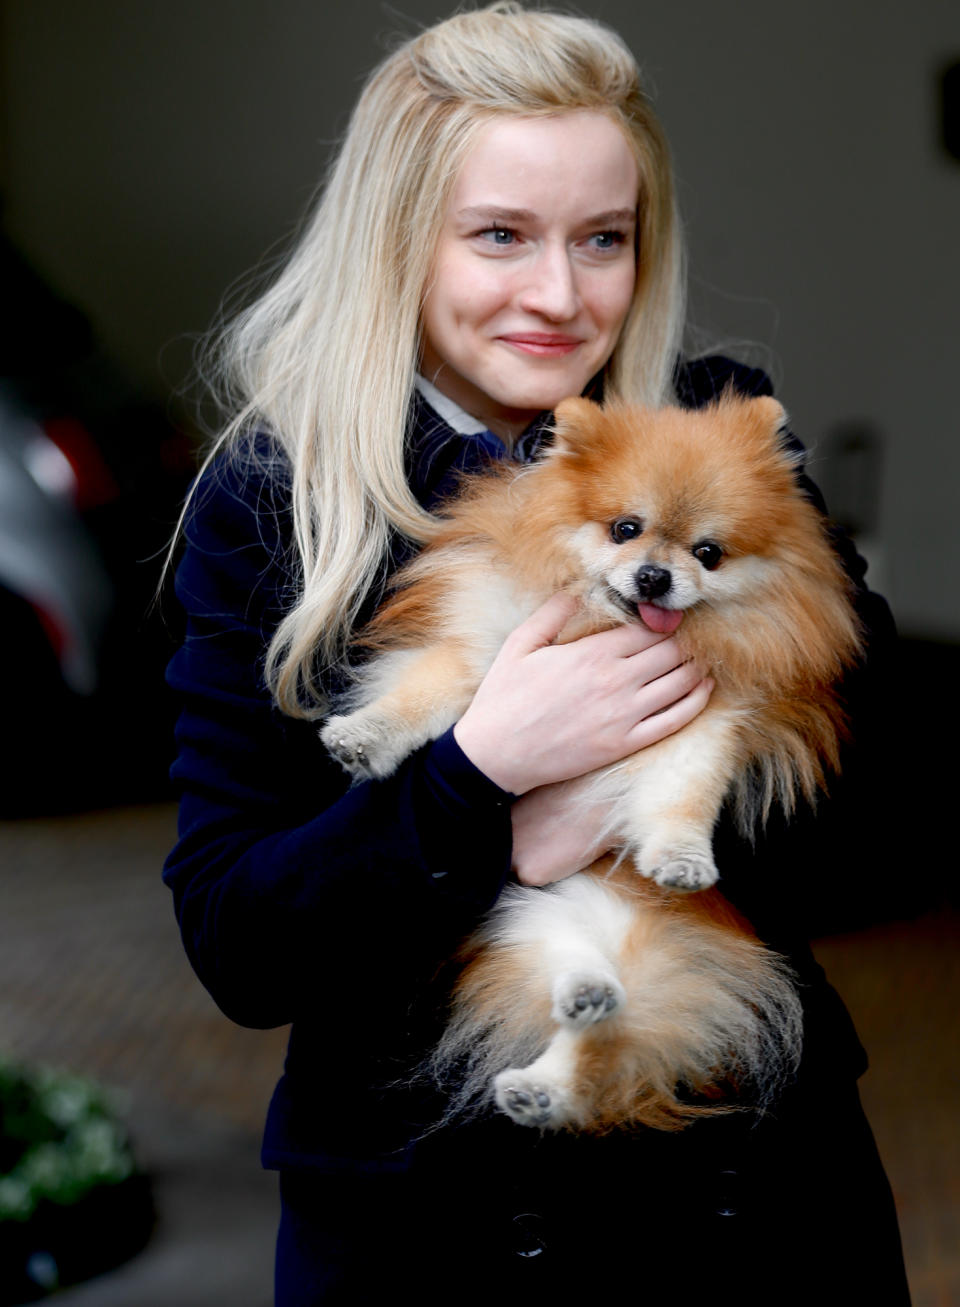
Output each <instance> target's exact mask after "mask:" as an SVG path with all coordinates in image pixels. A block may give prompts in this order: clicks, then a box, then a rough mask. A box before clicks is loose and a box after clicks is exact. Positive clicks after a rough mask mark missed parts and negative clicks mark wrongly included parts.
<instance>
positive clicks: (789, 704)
mask: <svg viewBox="0 0 960 1307" xmlns="http://www.w3.org/2000/svg"><path fill="white" fill-rule="evenodd" d="M784 422H785V416H784V412H783V409H782V408H781V407H780V405H779V404H777V403H776V401H775V400H773V399H769V398H759V399H740V398H736V397H734V396H732V395H727V396H725V397H724V398H722V399H721V400H720V401H719V402H718V403H716V404H714V405H712V406H711V407H709V408H706V409H700V410H682V409H673V408H664V409H658V410H644V409H638V408H634V407H628V406H626V405H616V404H610V405H608V406H607V407H605V408H600V407H598V406H597V405H595V404H593V403H591V402H590V401H588V400H585V399H568V400H564V401H563V403H561V404H560V405H559V406H558V408H557V411H556V429H555V436H554V442H553V445H552V447H551V448H550V450H549V451H548V453H547V454H546V455H545V456H544V457H543V459H542V460H541V461H540V462H539V463H537V464H535V465H533V466H528V467H521V468H518V467H515V466H511V465H504V466H502V467H498V468H495V469H493V470H491V471H490V473H489V474H486V473H485V474H482V475H480V476H478V477H475V478H471V479H470V480H468V482H467V483H466V485H465V487H464V492H463V494H462V496H461V497H459V498H458V499H457V500H456V501H455V502H453V503H452V504H450V505H449V506H448V510H447V513H446V516H445V520H444V523H443V525H442V526H441V528H440V530H439V533H438V535H437V537H436V539H435V540H433V541H432V542H431V543H430V544H429V545H428V547H427V548H425V549H424V551H423V552H422V553H421V554H420V555H419V556H418V557H417V558H416V559H415V560H414V561H413V562H412V563H410V564H409V565H408V566H407V567H406V568H405V569H403V570H402V571H401V573H400V574H399V575H398V577H397V578H396V584H395V586H394V589H393V591H392V593H391V595H390V596H389V597H388V599H387V601H386V603H385V604H384V605H383V607H382V608H381V609H380V611H379V612H378V614H377V615H376V616H375V618H374V620H373V622H372V624H371V626H370V627H369V628H368V630H367V631H366V632H365V633H364V635H363V637H362V643H363V644H364V645H365V646H367V648H368V649H371V650H372V651H373V652H372V656H371V657H370V658H369V660H368V661H367V662H365V663H364V664H363V666H362V667H361V668H360V669H359V671H358V674H357V679H356V683H355V685H354V686H353V687H352V689H351V691H350V693H349V697H348V699H347V701H346V704H345V705H344V706H345V707H346V709H347V711H345V712H342V713H341V714H340V715H338V716H334V717H331V718H330V719H329V720H328V721H327V723H326V725H325V727H324V728H323V731H322V739H323V741H324V743H325V745H326V746H327V748H328V749H329V750H330V751H331V752H332V753H333V754H334V755H335V756H336V757H337V758H338V759H339V760H340V762H341V763H342V764H343V766H344V767H345V768H346V769H347V770H348V771H349V772H350V773H351V774H352V775H353V776H354V777H355V778H358V779H359V778H363V777H369V776H386V775H388V774H389V773H390V772H391V771H393V770H394V769H395V768H396V767H397V765H398V764H399V763H400V762H401V761H402V760H403V759H404V758H405V757H406V756H407V755H408V754H409V753H410V752H411V751H412V750H414V749H416V748H418V747H419V746H420V745H422V744H424V743H426V742H427V741H428V740H431V739H434V738H436V737H437V736H438V735H440V734H442V733H443V732H444V731H445V730H447V729H448V728H449V727H450V726H451V725H452V724H453V723H454V722H456V721H457V720H458V718H459V717H460V716H461V715H462V714H463V712H464V711H465V709H466V708H467V706H468V704H469V703H470V700H471V698H472V697H473V694H474V692H475V690H476V688H477V686H478V685H479V683H480V681H481V680H482V678H483V676H484V675H485V673H486V671H487V669H488V668H489V666H490V664H491V662H492V661H493V659H494V657H495V656H496V654H497V652H498V650H499V648H500V646H501V644H502V643H503V641H504V639H505V638H506V637H507V635H508V634H509V633H510V631H512V630H513V629H514V628H515V627H516V626H517V625H518V623H519V622H520V621H522V620H523V619H524V618H526V617H528V616H529V615H530V614H531V613H533V612H534V611H535V610H536V609H537V608H538V607H539V606H540V605H541V604H542V603H544V602H545V601H546V600H547V599H548V598H549V597H550V596H551V595H553V594H555V593H556V592H558V591H568V592H570V593H571V594H573V595H575V596H576V597H577V598H578V600H579V607H578V610H577V612H576V614H575V616H574V617H573V618H572V619H571V621H570V622H569V623H568V625H567V627H566V628H565V629H564V631H563V632H562V633H561V637H560V639H561V640H564V641H565V640H572V639H576V638H578V637H580V636H582V635H585V634H588V633H591V632H596V631H600V630H603V629H608V628H610V627H612V626H615V625H618V624H621V623H624V622H637V621H641V622H643V623H645V624H646V625H647V626H648V627H649V628H650V629H651V630H653V631H656V632H660V633H664V634H671V633H672V634H673V635H674V636H675V639H676V640H677V642H678V644H679V645H680V647H681V649H682V651H683V653H684V654H685V655H686V656H687V657H689V658H691V659H694V660H695V661H696V663H697V664H698V666H699V667H700V668H701V669H702V670H703V671H704V673H709V675H711V676H712V677H713V679H714V681H715V688H714V691H713V694H712V696H711V698H710V701H709V703H708V705H707V707H706V709H705V710H704V711H703V712H701V713H700V715H699V716H697V717H696V718H695V719H694V720H693V721H692V722H690V723H689V724H688V725H687V726H685V727H684V728H683V729H682V730H681V731H679V732H677V733H676V734H674V735H671V736H669V737H668V738H666V739H664V740H662V741H660V742H659V743H658V744H655V745H652V746H650V747H648V748H645V749H643V750H641V751H640V752H639V753H637V754H634V755H633V756H631V757H629V758H627V759H625V760H624V761H622V762H619V763H617V764H615V765H613V766H610V767H607V768H604V769H603V770H601V771H599V772H595V773H593V774H592V775H590V776H588V777H584V778H582V779H581V780H580V781H577V782H574V783H573V787H572V788H573V789H574V790H575V792H576V793H575V797H574V799H572V801H573V802H582V803H596V804H603V805H604V808H605V812H606V813H607V814H608V820H609V830H610V835H611V838H610V846H611V847H616V848H617V849H619V850H620V852H619V854H618V855H616V856H613V855H608V856H605V857H604V858H602V859H600V860H599V861H598V862H596V863H594V865H593V866H591V867H590V868H588V869H587V871H586V872H581V873H579V874H577V875H575V876H571V877H570V878H568V879H566V880H563V881H561V882H559V883H557V884H555V885H552V886H550V887H548V888H546V889H540V888H529V887H520V886H508V887H507V889H506V891H505V892H504V893H503V894H502V895H501V897H500V899H499V900H498V902H497V904H496V905H495V907H494V909H493V910H492V912H491V913H490V914H489V917H488V919H487V920H486V922H485V923H484V924H483V925H482V926H481V928H480V929H479V930H478V931H477V932H476V933H475V935H474V936H473V937H472V938H471V939H470V940H469V941H468V942H467V944H466V946H465V949H464V961H465V966H464V969H463V971H462V974H461V976H460V979H459V982H458V984H457V987H456V991H455V994H454V1000H453V1012H452V1016H451V1019H450V1022H449V1024H448V1027H447V1030H446V1034H445V1035H444V1038H443V1040H442V1042H441V1044H440V1047H439V1048H438V1049H437V1050H436V1054H435V1058H434V1067H435V1069H436V1071H437V1072H438V1074H439V1075H440V1076H441V1077H442V1078H443V1079H444V1081H445V1082H448V1083H451V1084H455V1085H456V1088H455V1090H453V1091H452V1100H451V1115H452V1114H454V1113H458V1112H460V1111H461V1110H464V1109H468V1108H471V1107H476V1106H477V1105H483V1104H485V1103H489V1101H490V1098H491V1096H492V1097H493V1099H494V1101H495V1102H496V1105H497V1106H498V1107H499V1108H500V1109H501V1110H503V1111H505V1112H506V1113H507V1114H508V1115H509V1116H510V1117H512V1118H513V1120H514V1121H517V1122H518V1123H521V1124H527V1125H533V1126H537V1127H541V1128H554V1129H556V1128H568V1129H575V1130H587V1131H603V1130H608V1129H610V1128H612V1127H614V1126H623V1125H631V1124H638V1125H647V1126H654V1127H656V1128H659V1129H677V1128H680V1127H682V1126H683V1125H685V1124H687V1123H688V1122H689V1121H690V1120H692V1119H693V1118H695V1117H697V1116H702V1115H704V1114H709V1113H712V1112H717V1111H729V1110H732V1109H733V1108H735V1107H740V1106H750V1107H754V1108H757V1107H759V1108H762V1107H763V1106H764V1104H765V1103H767V1102H769V1100H770V1098H771V1097H772V1096H773V1095H774V1094H775V1092H776V1091H777V1089H778V1087H779V1086H780V1085H781V1084H782V1082H783V1080H784V1078H785V1077H786V1076H788V1075H789V1074H790V1072H791V1071H792V1069H793V1068H794V1067H795V1064H796V1060H797V1058H798V1056H799V1050H800V1041H801V1017H800V1007H799V1002H798V999H797V995H796V991H795V987H794V985H793V982H792V979H791V975H790V972H789V969H788V968H787V967H786V965H785V964H784V962H783V960H782V959H780V958H779V957H778V956H777V955H775V954H773V953H772V952H771V951H769V950H768V949H766V948H765V947H764V946H763V945H762V943H761V942H760V941H759V940H757V939H756V937H755V936H754V934H753V932H752V930H751V928H750V926H749V923H747V922H746V921H744V920H743V919H742V918H741V917H739V916H738V915H737V913H736V912H735V911H734V910H733V909H732V907H731V906H730V905H729V904H727V903H726V902H725V901H724V900H723V898H722V897H721V896H720V894H719V893H718V891H716V890H715V889H712V888H711V887H712V886H713V885H714V884H715V882H716V880H717V869H716V866H715V865H714V860H713V853H712V833H713V829H714V826H715V823H716V821H717V818H718V816H719V813H720V810H721V807H722V805H723V804H724V803H725V802H731V803H732V804H733V807H734V810H735V812H736V815H737V817H738V819H739V822H740V824H741V826H742V828H743V829H744V830H745V831H746V832H750V831H751V830H752V829H753V828H754V826H755V824H756V823H757V822H758V821H762V820H763V819H764V818H765V816H766V815H767V814H768V812H769V810H770V807H771V805H772V804H774V803H779V804H780V805H781V806H782V807H783V808H784V809H785V810H786V811H788V812H789V811H790V810H791V809H792V808H793V806H794V804H795V802H796V799H797V797H798V796H800V795H802V796H804V797H805V798H806V799H808V800H810V801H813V800H814V799H815V797H816V793H817V790H818V789H819V788H820V787H822V786H823V784H824V780H825V775H826V773H827V772H828V771H829V770H831V769H835V768H836V767H837V766H838V745H839V741H840V738H841V737H842V734H843V730H844V718H843V710H842V705H841V703H840V700H839V697H838V693H837V690H836V685H837V682H838V680H839V678H840V676H841V674H842V672H843V671H844V669H845V668H846V667H848V666H849V665H851V664H852V663H853V662H854V661H855V660H856V659H857V657H858V654H859V650H860V642H859V631H858V624H857V619H856V617H855V614H854V611H853V608H852V605H851V600H850V593H849V589H850V587H849V582H848V580H847V578H846V576H845V574H844V572H843V570H842V568H841V566H840V564H839V562H838V560H837V557H836V555H835V553H834V551H833V549H832V548H831V546H830V543H829V541H828V538H827V535H826V532H825V525H824V522H823V520H822V518H821V516H820V514H819V512H818V511H817V509H816V508H815V507H814V506H813V505H812V504H811V503H810V502H809V501H808V499H807V498H806V497H805V495H804V493H803V491H802V489H801V488H800V486H799V485H798V482H797V477H796V456H795V455H794V454H793V453H791V452H790V451H789V450H788V449H787V448H786V446H785V444H784V440H783V436H782V431H783V426H784ZM450 856H451V858H452V859H453V858H455V857H456V850H455V849H451V850H450ZM678 891H705V892H703V893H695V894H691V893H680V892H678Z"/></svg>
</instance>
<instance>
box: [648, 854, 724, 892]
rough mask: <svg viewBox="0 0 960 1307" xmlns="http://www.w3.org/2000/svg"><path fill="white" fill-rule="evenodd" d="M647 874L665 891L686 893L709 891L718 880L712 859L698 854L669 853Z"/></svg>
mask: <svg viewBox="0 0 960 1307" xmlns="http://www.w3.org/2000/svg"><path fill="white" fill-rule="evenodd" d="M648 874H649V875H650V876H652V878H653V879H654V880H655V881H656V882H657V884H658V885H662V886H663V887H664V888H665V889H679V890H685V891H687V892H688V893H692V892H693V891H694V890H701V889H709V888H710V886H711V885H715V884H716V883H717V880H718V879H719V873H718V872H717V869H716V867H715V866H714V862H713V859H712V858H707V857H704V856H703V854H700V853H680V852H675V853H671V854H669V855H668V856H667V857H666V858H665V859H664V860H663V861H662V862H659V863H658V864H657V865H656V866H655V867H654V868H653V869H652V871H650V872H649V873H648Z"/></svg>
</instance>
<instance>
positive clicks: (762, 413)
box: [748, 395, 789, 433]
mask: <svg viewBox="0 0 960 1307" xmlns="http://www.w3.org/2000/svg"><path fill="white" fill-rule="evenodd" d="M748 410H749V412H750V415H751V417H752V418H753V419H754V420H755V421H756V422H757V424H758V425H759V426H762V427H763V428H764V430H766V431H769V432H771V433H779V432H781V431H784V430H785V429H786V426H787V423H788V421H789V418H788V417H787V411H786V409H785V408H784V407H783V405H782V404H780V403H778V401H777V400H775V399H774V398H773V396H772V395H758V396H757V397H756V399H751V400H749V401H748Z"/></svg>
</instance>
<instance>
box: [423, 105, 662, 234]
mask: <svg viewBox="0 0 960 1307" xmlns="http://www.w3.org/2000/svg"><path fill="white" fill-rule="evenodd" d="M638 190H639V177H638V172H637V164H636V160H635V158H634V155H633V151H632V149H631V147H630V145H629V143H628V141H627V138H626V136H625V135H624V133H623V131H622V130H621V128H620V127H619V126H618V125H617V124H616V123H615V122H614V121H613V119H611V118H609V117H608V116H607V115H606V114H604V113H600V112H598V111H594V110H577V111H571V112H568V113H562V114H555V115H551V116H549V117H535V118H534V117H530V118H525V117H515V116H512V115H506V114H504V115H500V116H498V117H495V118H492V119H491V120H490V121H489V122H486V123H484V124H483V126H482V127H481V128H480V129H479V131H478V132H477V134H476V136H475V137H474V140H473V143H472V145H471V147H470V149H469V150H468V152H467V154H466V157H465V158H464V161H463V164H462V166H461V168H460V171H459V174H458V175H457V178H456V181H455V182H454V185H453V189H452V192H451V196H450V201H449V209H448V214H449V216H450V217H451V218H453V219H454V220H457V219H458V216H461V215H462V217H463V218H467V219H470V218H472V217H474V216H476V217H479V218H481V219H483V218H486V217H493V218H494V219H495V220H499V221H501V222H507V221H508V220H510V219H511V218H516V219H517V220H523V219H528V218H532V217H536V216H542V215H543V214H544V213H545V212H554V211H558V210H563V211H570V212H573V211H574V210H577V211H581V210H582V211H584V212H586V211H589V212H590V214H591V216H594V215H596V216H600V215H608V216H609V217H610V220H611V221H614V220H616V221H619V220H622V219H623V217H624V215H632V214H633V212H634V211H635V209H636V203H637V194H638ZM492 210H496V211H497V212H496V214H494V213H492V212H491V211H492Z"/></svg>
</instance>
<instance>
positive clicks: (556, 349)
mask: <svg viewBox="0 0 960 1307" xmlns="http://www.w3.org/2000/svg"><path fill="white" fill-rule="evenodd" d="M499 339H500V340H501V341H502V343H503V344H504V345H510V346H512V347H513V348H514V349H519V350H522V351H523V352H524V353H525V354H537V355H540V356H542V357H544V358H559V357H562V356H563V355H564V354H572V353H573V351H574V350H575V349H578V348H579V347H580V345H582V344H583V342H582V341H581V340H580V339H579V338H578V337H576V336H561V335H558V334H555V333H551V332H536V331H534V332H519V333H517V334H515V335H513V334H511V335H507V336H500V337H499Z"/></svg>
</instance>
